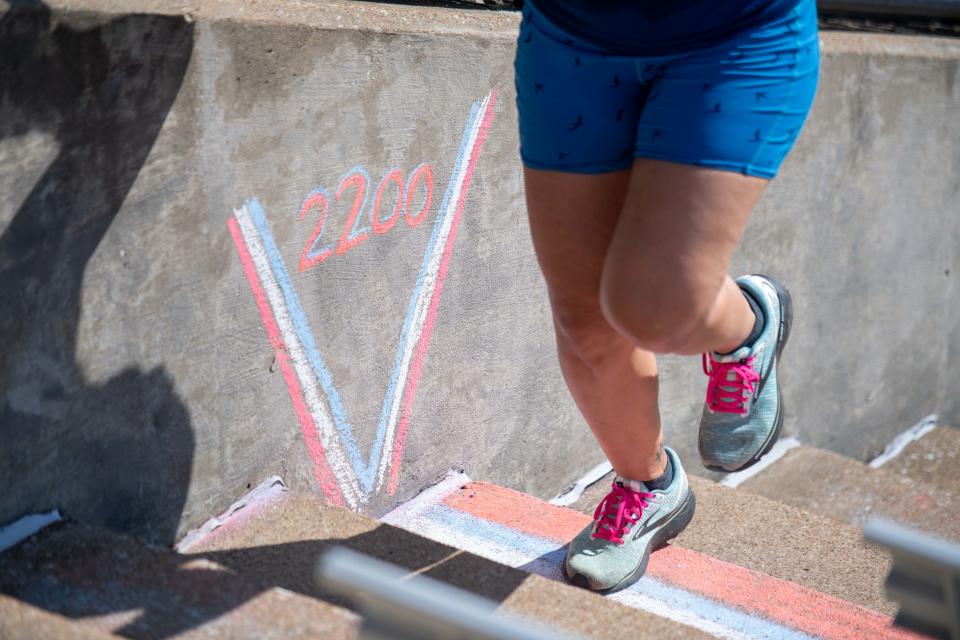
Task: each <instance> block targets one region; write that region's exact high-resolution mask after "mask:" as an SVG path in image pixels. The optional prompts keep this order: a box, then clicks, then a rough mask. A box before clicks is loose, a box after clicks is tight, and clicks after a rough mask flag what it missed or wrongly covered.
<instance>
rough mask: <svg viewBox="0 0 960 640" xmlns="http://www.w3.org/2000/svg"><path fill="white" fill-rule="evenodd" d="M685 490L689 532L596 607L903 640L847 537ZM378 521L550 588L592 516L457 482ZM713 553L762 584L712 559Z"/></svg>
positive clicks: (876, 564) (763, 634) (742, 627)
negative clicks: (690, 507)
mask: <svg viewBox="0 0 960 640" xmlns="http://www.w3.org/2000/svg"><path fill="white" fill-rule="evenodd" d="M694 482H695V483H696V484H695V489H694V490H695V491H696V492H697V493H698V510H699V513H698V515H697V516H696V517H695V519H694V522H696V523H698V524H697V526H695V527H691V529H692V530H693V531H691V533H689V534H686V535H684V536H681V538H678V540H677V542H678V544H676V545H669V546H667V547H665V548H663V549H661V550H659V551H657V552H655V553H653V554H652V555H651V558H650V563H649V566H648V569H647V573H646V575H645V576H644V577H643V578H642V579H641V580H639V581H638V582H637V583H636V584H634V585H632V586H631V587H629V588H627V589H624V590H623V591H620V592H618V593H614V594H611V595H608V596H605V599H606V600H614V601H616V602H620V603H622V604H624V605H626V606H628V607H632V608H637V609H642V610H645V611H650V612H654V613H657V614H658V615H661V616H664V617H667V618H670V619H673V620H675V621H677V622H680V623H683V624H686V625H689V626H691V627H694V628H697V629H700V630H701V631H703V632H705V633H709V634H711V635H716V636H719V637H738V638H800V637H803V638H809V637H811V636H815V637H823V638H851V639H853V638H867V637H869V638H874V637H877V638H879V637H883V638H901V637H902V638H907V637H914V636H912V635H910V634H906V633H904V632H901V631H900V630H898V629H894V628H893V627H892V626H891V618H890V614H892V613H893V611H894V605H892V604H891V603H889V602H886V601H885V600H884V599H883V596H882V582H883V578H884V575H885V572H886V569H887V560H886V558H885V557H884V556H883V554H881V553H879V552H877V551H875V550H872V549H870V548H867V547H866V546H865V545H864V544H863V543H862V542H861V539H860V535H859V533H858V532H857V531H856V530H855V529H853V528H852V527H849V526H846V525H843V524H841V523H838V522H836V521H834V520H830V519H828V518H818V517H815V516H810V515H809V514H806V513H803V512H800V511H798V510H796V509H791V508H790V507H787V506H785V505H781V504H778V503H775V502H772V501H769V500H764V499H763V498H760V497H757V496H751V495H749V494H746V493H742V492H739V491H737V490H733V489H728V488H726V487H720V486H718V485H715V484H714V483H710V482H709V481H697V480H694ZM591 514H592V508H591ZM383 519H384V521H385V522H388V523H392V524H396V525H397V526H401V527H403V528H405V529H407V530H409V531H411V532H414V533H417V534H419V535H422V536H425V537H428V538H431V539H433V540H437V541H438V542H441V543H443V544H447V545H451V546H454V547H457V548H460V549H469V550H470V551H471V552H473V553H476V554H478V555H480V556H483V557H486V558H490V559H492V560H496V561H498V562H501V563H503V564H506V565H509V566H513V567H517V568H520V569H522V570H524V571H528V572H530V573H533V574H537V575H541V576H543V577H546V578H550V579H553V580H557V581H563V580H564V578H563V575H562V563H563V558H564V555H565V546H566V543H567V542H568V541H569V540H570V539H571V538H572V537H573V536H575V535H576V534H577V533H578V532H579V531H580V530H581V529H582V528H583V527H584V526H587V525H588V524H589V523H590V522H591V521H592V517H591V515H586V514H584V513H581V512H578V511H575V510H572V509H566V508H563V507H558V506H555V505H552V504H549V503H547V502H545V501H543V500H540V499H538V498H534V497H532V496H529V495H527V494H523V493H519V492H516V491H512V490H509V489H504V488H502V487H498V486H496V485H492V484H488V483H483V482H471V481H469V479H468V478H466V477H465V476H463V475H462V474H460V475H452V476H450V477H449V478H448V479H447V480H445V481H444V482H442V483H441V484H440V485H438V486H436V487H433V488H431V489H430V490H428V491H426V492H424V493H423V494H422V495H421V496H419V497H418V498H416V499H414V500H412V501H411V502H409V503H407V504H405V505H403V506H401V507H399V508H398V509H396V510H395V511H393V512H391V513H389V514H387V515H386V516H385V517H384V518H383ZM711 537H713V539H711ZM685 544H690V545H694V546H697V545H699V546H700V548H701V549H704V550H705V551H709V552H714V553H717V555H709V553H708V552H704V551H700V550H695V549H692V548H689V547H685V546H683V545H685ZM794 545H796V546H797V549H794V548H793V546H794ZM728 547H730V548H732V549H733V551H730V550H729V549H728ZM722 553H726V554H727V555H726V556H725V557H726V558H731V559H739V560H742V561H744V564H752V565H753V566H763V567H765V568H768V569H770V570H771V574H772V575H771V574H766V573H763V572H761V571H758V570H755V569H752V568H748V567H747V566H741V565H739V564H734V563H733V562H730V561H728V560H725V559H722V558H723V557H724V556H723V555H722ZM831 562H832V563H834V564H833V566H832V567H831V566H830V563H831ZM778 575H780V576H783V575H787V576H790V577H791V578H793V579H795V581H791V580H787V579H783V578H781V577H777V576H778ZM619 626H620V625H618V627H619Z"/></svg>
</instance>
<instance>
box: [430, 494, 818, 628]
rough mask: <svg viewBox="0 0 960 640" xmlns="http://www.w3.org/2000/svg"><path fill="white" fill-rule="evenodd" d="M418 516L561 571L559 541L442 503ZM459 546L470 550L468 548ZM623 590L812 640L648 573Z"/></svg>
mask: <svg viewBox="0 0 960 640" xmlns="http://www.w3.org/2000/svg"><path fill="white" fill-rule="evenodd" d="M423 515H424V516H425V517H426V518H427V519H429V520H432V521H434V522H437V523H440V524H443V525H445V526H447V527H449V528H451V529H454V530H455V531H457V532H459V533H460V534H461V535H462V536H463V538H464V539H466V540H470V539H473V540H477V541H478V543H479V542H486V543H487V544H491V543H492V544H494V545H496V546H499V547H502V548H506V549H509V550H511V551H513V552H515V553H517V552H519V554H520V555H523V556H526V557H528V558H530V560H529V561H528V562H526V563H525V564H524V565H523V566H522V567H519V568H522V569H524V570H526V571H529V572H531V573H536V574H538V575H542V576H544V577H547V578H551V579H554V580H556V579H558V578H560V577H561V576H562V571H563V569H562V564H563V559H564V557H565V556H566V549H565V548H564V547H563V546H560V547H559V548H558V545H557V543H556V542H553V541H552V540H547V539H545V538H541V537H539V536H534V535H531V534H527V533H523V532H521V531H517V530H516V529H511V528H510V527H506V526H504V525H501V524H498V523H495V522H490V521H488V520H483V519H482V518H477V517H476V516H474V515H472V514H469V513H465V512H463V511H460V510H458V509H453V508H451V507H448V506H445V505H432V506H430V507H428V508H427V509H426V510H424V512H423ZM441 542H442V541H441ZM478 546H479V545H478ZM465 550H466V551H471V549H470V548H466V549H465ZM492 559H493V560H496V558H492ZM627 590H628V591H634V592H637V593H641V594H643V595H645V596H648V597H650V598H652V599H654V600H658V601H660V602H664V603H666V604H667V605H669V606H670V607H671V608H673V609H678V610H681V611H691V612H693V613H695V614H696V615H698V616H700V617H701V618H704V619H706V620H710V621H713V622H715V623H717V624H719V625H721V626H723V627H726V628H728V629H730V630H733V631H738V632H740V633H743V634H744V635H747V636H751V637H755V638H770V639H771V640H813V636H809V635H807V634H805V633H801V632H799V631H796V630H794V629H791V628H789V627H786V626H783V625H781V624H778V623H776V622H772V621H770V620H767V619H766V618H762V617H760V616H756V615H752V614H749V613H746V612H744V611H741V610H740V609H737V608H735V607H730V606H728V605H725V604H723V603H722V602H718V601H716V600H713V599H712V598H708V597H706V596H702V595H698V594H695V593H693V592H690V591H687V590H686V589H682V588H680V587H674V586H672V585H668V584H667V583H665V582H663V581H661V580H657V579H656V578H652V577H649V576H647V577H644V578H641V579H640V580H639V581H637V582H636V583H635V584H633V585H632V586H630V587H628V589H627Z"/></svg>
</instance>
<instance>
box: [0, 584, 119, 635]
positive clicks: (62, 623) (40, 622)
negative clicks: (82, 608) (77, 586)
mask: <svg viewBox="0 0 960 640" xmlns="http://www.w3.org/2000/svg"><path fill="white" fill-rule="evenodd" d="M116 637H117V636H115V635H113V634H111V633H107V632H106V631H102V630H100V629H97V628H96V627H92V626H88V625H84V624H77V623H76V622H73V621H72V620H70V619H69V618H64V617H63V616H61V615H57V614H55V613H51V612H49V611H46V610H45V609H41V608H39V607H34V606H32V605H29V604H27V603H26V602H24V601H22V600H17V599H16V598H11V597H10V596H6V595H3V594H0V638H19V639H20V640H47V639H49V638H62V639H63V640H108V639H109V638H116Z"/></svg>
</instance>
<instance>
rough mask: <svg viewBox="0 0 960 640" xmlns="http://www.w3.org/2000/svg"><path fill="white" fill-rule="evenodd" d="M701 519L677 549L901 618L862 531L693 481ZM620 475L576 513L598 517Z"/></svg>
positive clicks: (880, 560)
mask: <svg viewBox="0 0 960 640" xmlns="http://www.w3.org/2000/svg"><path fill="white" fill-rule="evenodd" d="M689 479H690V486H691V488H692V489H693V492H694V495H696V496H697V512H696V515H695V516H694V519H693V522H691V523H690V526H689V527H687V529H686V530H685V531H684V532H683V533H681V534H680V536H679V537H678V538H677V539H676V541H675V542H676V544H677V545H679V546H682V547H685V548H688V549H691V550H694V551H698V552H700V553H705V554H708V555H710V556H712V557H714V558H718V559H720V560H724V561H726V562H729V563H732V564H735V565H738V566H741V567H745V568H748V569H752V570H753V571H757V572H760V573H763V574H766V575H769V576H773V577H776V578H780V579H783V580H788V581H790V582H795V583H797V584H800V585H803V586H805V587H809V588H811V589H816V590H817V591H821V592H823V593H828V594H831V595H833V596H836V597H838V598H841V599H843V600H847V601H849V602H855V603H857V604H859V605H862V606H864V607H867V608H869V609H874V610H876V611H880V612H883V613H886V614H890V615H892V614H894V613H895V612H896V605H895V604H894V603H892V602H890V601H889V600H887V599H886V596H885V595H884V591H883V582H884V579H885V578H886V575H887V571H888V570H889V559H888V558H887V556H886V554H885V553H883V552H882V551H880V550H879V549H876V548H875V547H872V546H870V545H868V544H866V543H865V542H864V541H863V536H862V534H861V533H860V531H859V530H858V529H856V528H855V527H852V526H849V525H845V524H841V523H838V522H837V521H836V520H832V519H829V518H825V517H823V516H818V515H812V514H810V513H809V512H807V511H803V510H800V509H797V508H795V507H793V506H789V505H786V504H783V503H781V502H776V501H774V500H770V499H768V498H766V497H763V496H759V495H754V494H752V493H748V492H744V491H739V490H737V489H731V488H729V487H725V486H722V485H720V484H717V483H716V482H713V481H710V480H705V479H703V478H698V477H696V476H692V475H691V476H689ZM612 481H613V473H610V474H608V476H606V477H605V478H603V479H602V480H601V481H599V482H597V483H596V484H594V485H592V486H590V487H589V488H588V489H587V490H586V491H584V492H583V495H582V496H581V497H580V499H579V500H577V501H576V502H575V503H574V504H573V505H571V508H572V509H575V510H576V511H579V512H580V513H583V514H586V515H589V516H592V515H593V512H594V509H595V508H596V506H597V504H599V502H600V500H602V499H603V497H604V496H605V495H606V494H607V492H608V491H609V490H610V483H611V482H612Z"/></svg>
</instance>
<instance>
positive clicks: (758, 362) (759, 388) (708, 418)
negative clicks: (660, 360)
mask: <svg viewBox="0 0 960 640" xmlns="http://www.w3.org/2000/svg"><path fill="white" fill-rule="evenodd" d="M737 284H738V285H740V288H741V289H743V290H744V291H745V292H746V293H747V294H748V295H749V296H750V297H752V298H753V299H754V300H756V301H757V304H759V306H760V308H761V309H762V310H763V316H764V319H763V320H764V326H763V332H762V333H761V334H760V337H758V338H757V340H756V341H755V342H754V343H753V344H752V345H747V346H744V347H741V348H739V349H737V350H736V351H734V352H733V353H730V354H719V353H715V352H713V353H705V354H703V371H704V373H706V374H707V375H708V376H709V377H710V380H709V382H708V383H707V399H706V403H705V405H704V408H703V416H702V418H701V419H700V438H699V447H700V459H701V460H702V461H703V465H704V466H705V467H707V468H708V469H713V470H714V471H724V472H731V471H740V470H741V469H746V468H747V467H749V466H751V465H753V464H755V463H756V462H757V461H759V460H760V458H762V457H763V456H764V455H765V454H766V453H767V452H768V451H770V448H771V447H773V445H774V443H775V442H776V441H777V438H779V437H780V431H781V430H782V429H783V398H782V396H781V394H780V379H779V376H778V375H777V373H778V368H779V366H780V353H781V352H782V351H783V345H784V344H786V342H787V337H788V336H789V335H790V321H791V317H792V311H791V303H790V294H789V293H788V292H787V290H786V289H785V288H784V287H783V286H781V285H780V284H779V283H778V282H776V281H775V280H773V279H772V278H769V277H767V276H761V275H750V276H744V277H742V278H739V279H738V280H737Z"/></svg>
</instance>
